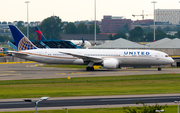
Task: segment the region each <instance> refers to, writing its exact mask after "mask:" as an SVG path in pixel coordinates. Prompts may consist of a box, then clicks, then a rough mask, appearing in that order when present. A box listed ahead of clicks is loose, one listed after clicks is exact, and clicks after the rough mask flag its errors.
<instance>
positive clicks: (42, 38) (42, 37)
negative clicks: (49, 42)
mask: <svg viewBox="0 0 180 113" xmlns="http://www.w3.org/2000/svg"><path fill="white" fill-rule="evenodd" d="M35 28H36V33H37V37H38V40H39V41H44V40H46V38H45V37H44V35H43V34H42V32H41V31H40V29H39V28H38V27H37V26H36V27H35Z"/></svg>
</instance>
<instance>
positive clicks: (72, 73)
mask: <svg viewBox="0 0 180 113" xmlns="http://www.w3.org/2000/svg"><path fill="white" fill-rule="evenodd" d="M56 74H60V75H74V74H91V72H71V73H56Z"/></svg>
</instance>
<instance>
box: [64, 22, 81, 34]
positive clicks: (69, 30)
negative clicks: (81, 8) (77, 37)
mask: <svg viewBox="0 0 180 113" xmlns="http://www.w3.org/2000/svg"><path fill="white" fill-rule="evenodd" d="M64 32H65V34H77V33H78V29H77V27H76V26H75V25H74V23H72V22H70V23H67V25H66V26H65V27H64Z"/></svg>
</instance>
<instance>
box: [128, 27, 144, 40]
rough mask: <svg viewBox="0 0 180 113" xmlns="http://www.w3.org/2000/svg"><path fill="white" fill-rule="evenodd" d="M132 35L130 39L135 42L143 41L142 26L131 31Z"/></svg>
mask: <svg viewBox="0 0 180 113" xmlns="http://www.w3.org/2000/svg"><path fill="white" fill-rule="evenodd" d="M129 34H130V37H129V40H131V41H134V42H139V41H143V40H144V39H143V29H142V28H141V27H139V26H138V27H135V28H134V29H133V30H131V31H130V32H129Z"/></svg>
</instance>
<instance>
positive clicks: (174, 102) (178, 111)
mask: <svg viewBox="0 0 180 113" xmlns="http://www.w3.org/2000/svg"><path fill="white" fill-rule="evenodd" d="M179 102H180V101H174V103H177V113H179Z"/></svg>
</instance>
